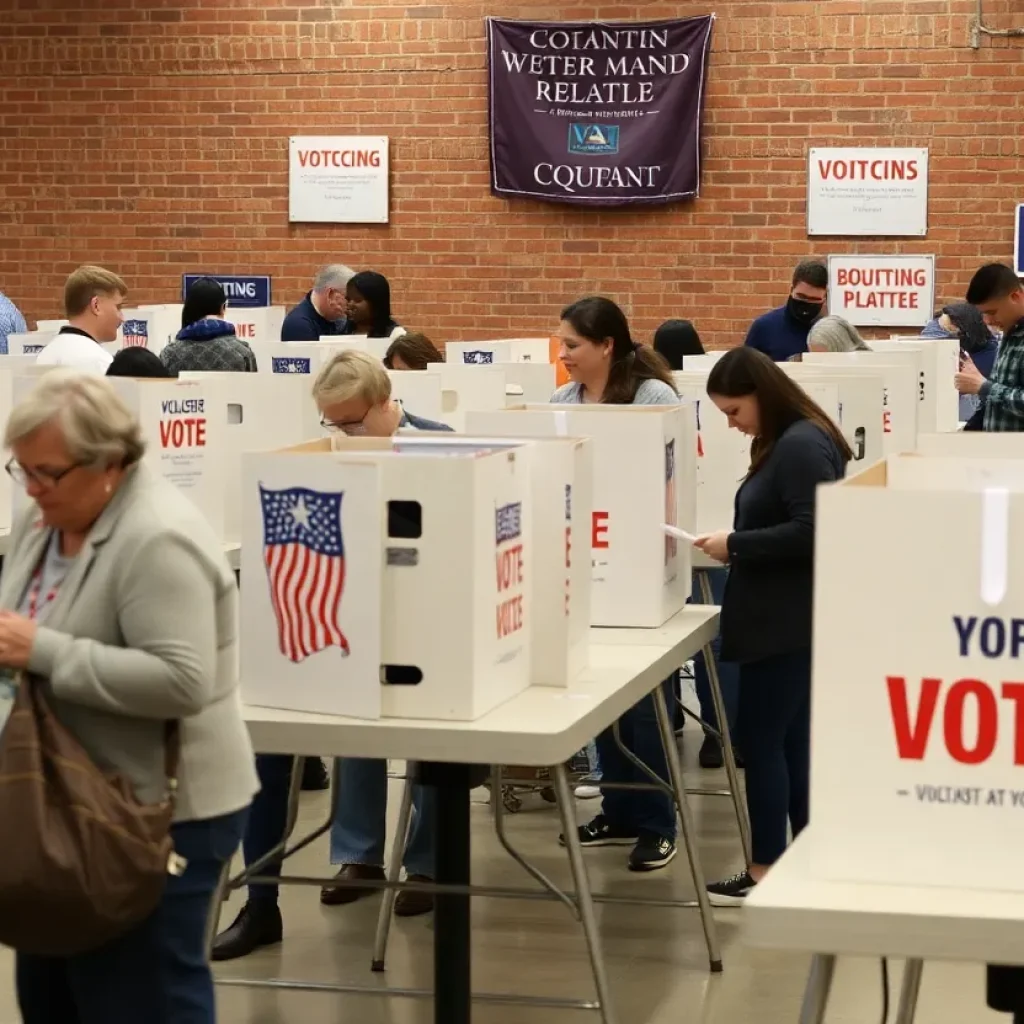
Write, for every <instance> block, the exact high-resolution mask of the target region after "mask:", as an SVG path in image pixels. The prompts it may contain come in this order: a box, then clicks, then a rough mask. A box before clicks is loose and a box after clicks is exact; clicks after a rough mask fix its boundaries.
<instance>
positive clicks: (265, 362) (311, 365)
mask: <svg viewBox="0 0 1024 1024" xmlns="http://www.w3.org/2000/svg"><path fill="white" fill-rule="evenodd" d="M255 351H256V364H257V368H258V370H259V372H260V373H274V374H278V373H286V374H297V375H299V376H303V375H305V376H309V375H312V376H314V377H315V376H316V375H317V373H319V372H320V368H321V367H322V366H323V365H324V363H326V362H328V361H329V360H330V358H331V357H332V356H333V355H335V354H337V352H338V351H340V349H339V348H338V347H337V346H334V345H328V344H327V343H326V342H324V343H321V342H316V341H276V342H274V341H272V342H269V343H268V344H266V345H261V346H259V348H258V349H256V350H255ZM312 383H313V382H312V381H310V386H311V387H312Z"/></svg>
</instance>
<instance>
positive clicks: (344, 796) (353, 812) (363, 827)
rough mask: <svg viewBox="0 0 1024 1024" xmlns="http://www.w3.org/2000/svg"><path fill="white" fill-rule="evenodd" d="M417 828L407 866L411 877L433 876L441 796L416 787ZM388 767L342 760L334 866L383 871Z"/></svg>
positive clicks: (333, 841) (414, 825)
mask: <svg viewBox="0 0 1024 1024" xmlns="http://www.w3.org/2000/svg"><path fill="white" fill-rule="evenodd" d="M412 806H413V815H412V829H411V831H410V834H409V843H408V845H407V846H406V848H405V858H404V860H403V863H404V865H405V870H406V871H407V872H408V873H409V874H410V875H424V876H425V877H427V878H433V877H434V836H435V830H436V827H437V794H436V791H435V790H434V789H433V788H432V787H430V786H420V785H418V784H416V783H414V784H413V790H412ZM387 810H388V764H387V761H378V760H375V759H371V758H363V757H343V758H342V759H341V782H340V785H339V787H338V792H337V794H336V796H335V805H334V824H333V825H332V826H331V863H332V864H364V865H367V866H369V867H382V866H383V864H384V843H385V841H386V840H387Z"/></svg>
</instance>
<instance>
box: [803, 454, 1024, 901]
mask: <svg viewBox="0 0 1024 1024" xmlns="http://www.w3.org/2000/svg"><path fill="white" fill-rule="evenodd" d="M858 538H859V539H858ZM1022 544H1024V460H1021V459H1011V458H979V457H975V458H956V457H953V456H949V457H938V458H932V457H928V456H920V455H907V456H893V457H890V458H889V459H887V460H886V461H884V462H881V463H878V464H876V465H875V466H873V467H870V468H869V469H866V470H865V471H863V472H862V473H860V474H858V475H855V476H853V477H850V478H847V479H846V480H845V481H843V482H841V483H838V484H834V485H829V486H827V487H822V488H820V489H819V492H818V506H817V518H816V537H815V594H814V598H815V604H814V676H813V712H812V718H813V722H812V766H811V820H812V821H813V822H814V833H815V842H814V845H813V847H812V852H813V857H814V864H813V867H814V874H815V875H816V876H818V877H822V878H827V879H831V880H838V881H845V882H866V883H888V884H893V885H911V886H914V887H921V886H953V887H957V888H979V889H1002V890H1010V891H1019V890H1020V889H1022V888H1024V880H1022V879H1021V875H1020V872H1019V871H1018V870H1017V868H1018V861H1019V850H1020V848H1021V844H1022V842H1024V815H1022V811H1024V788H1022V787H1021V786H1020V782H1019V779H1020V777H1021V765H1022V764H1024V703H1022V702H1024V682H1021V681H1019V680H1020V678H1021V676H1020V664H1021V657H1022V655H1024V619H1022V618H1021V617H1020V608H1021V606H1022V603H1024V577H1022V576H1021V574H1020V573H1019V572H1017V571H1016V566H1017V565H1018V564H1019V552H1020V550H1021V545H1022ZM852 764H856V765H857V773H856V780H855V782H854V783H853V784H851V777H850V766H851V765H852ZM936 898H937V899H939V900H941V894H937V896H936Z"/></svg>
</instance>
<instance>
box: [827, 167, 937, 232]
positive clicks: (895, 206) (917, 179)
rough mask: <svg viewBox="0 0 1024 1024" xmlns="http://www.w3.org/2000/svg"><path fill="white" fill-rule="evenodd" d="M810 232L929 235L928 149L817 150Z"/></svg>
mask: <svg viewBox="0 0 1024 1024" xmlns="http://www.w3.org/2000/svg"><path fill="white" fill-rule="evenodd" d="M807 234H809V235H860V236H868V235H872V236H882V235H888V236H899V235H905V236H913V237H918V238H923V237H924V236H925V235H926V234H928V150H927V149H869V148H856V149H812V150H811V151H810V153H809V154H808V167H807Z"/></svg>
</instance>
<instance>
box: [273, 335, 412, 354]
mask: <svg viewBox="0 0 1024 1024" xmlns="http://www.w3.org/2000/svg"><path fill="white" fill-rule="evenodd" d="M391 342H392V339H391V338H368V337H367V336H366V335H365V334H348V335H345V336H343V337H342V336H339V335H337V334H324V335H321V337H320V344H321V345H334V346H335V347H336V349H338V350H340V349H346V348H354V349H357V350H358V351H359V352H369V353H370V355H371V356H376V357H377V358H378V359H381V360H383V359H384V357H385V356H386V355H387V354H388V349H389V348H391ZM288 344H290V345H294V344H295V342H289V343H288Z"/></svg>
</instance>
